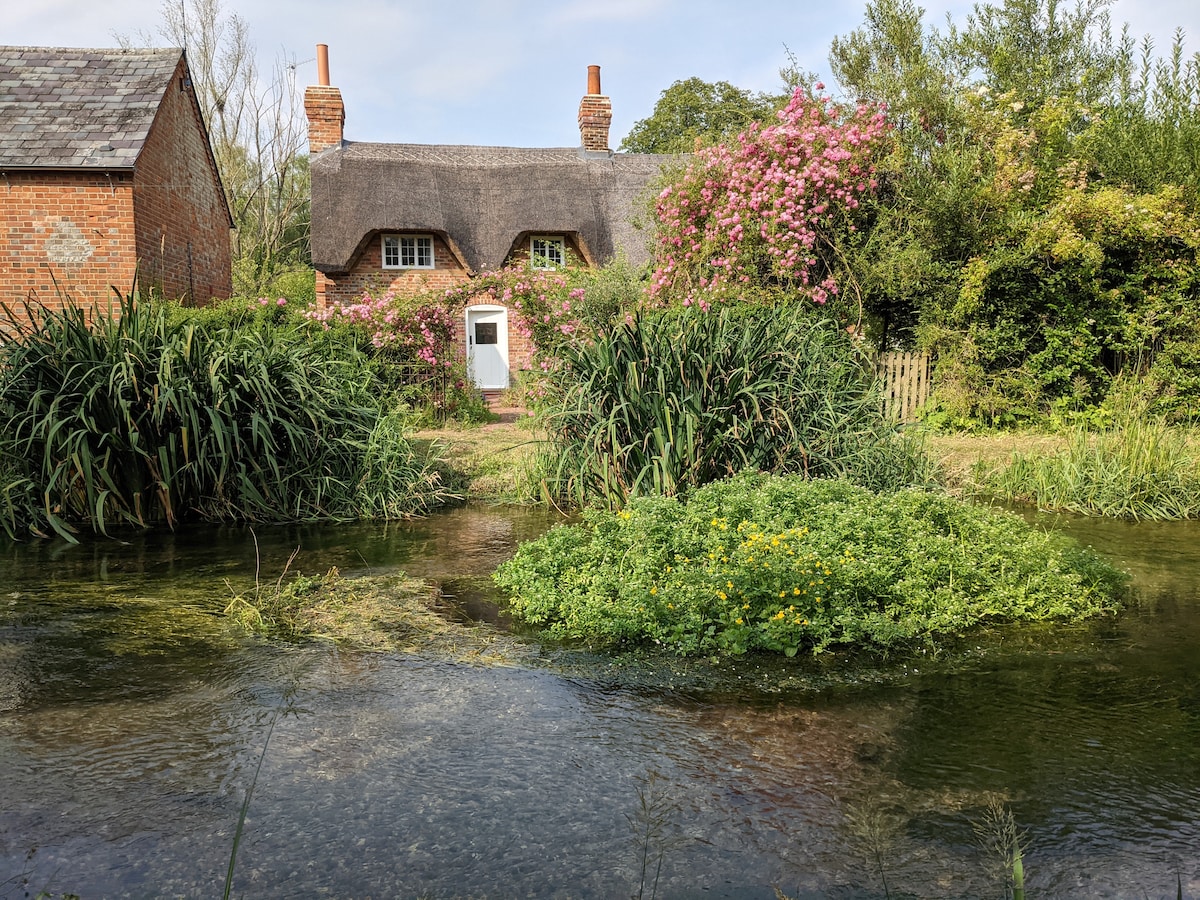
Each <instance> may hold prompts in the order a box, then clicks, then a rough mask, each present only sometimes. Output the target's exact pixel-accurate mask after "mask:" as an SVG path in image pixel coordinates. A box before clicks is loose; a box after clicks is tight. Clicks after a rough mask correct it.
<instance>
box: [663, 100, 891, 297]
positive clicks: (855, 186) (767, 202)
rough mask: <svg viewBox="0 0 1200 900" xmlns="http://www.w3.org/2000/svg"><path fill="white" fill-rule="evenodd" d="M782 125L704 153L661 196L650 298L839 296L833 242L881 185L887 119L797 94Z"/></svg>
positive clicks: (867, 108)
mask: <svg viewBox="0 0 1200 900" xmlns="http://www.w3.org/2000/svg"><path fill="white" fill-rule="evenodd" d="M823 87H824V86H823V85H820V84H818V85H817V88H818V90H820V89H822V88H823ZM778 117H779V122H778V124H774V125H767V126H765V127H764V126H760V125H759V124H758V123H755V124H753V125H751V126H750V128H749V129H748V130H747V131H746V132H744V133H743V134H740V135H738V138H737V142H736V144H733V145H730V146H726V145H717V146H714V147H709V148H705V149H702V150H698V151H697V152H696V153H695V154H694V155H693V156H692V157H691V159H690V160H689V162H688V163H687V164H686V166H685V168H684V169H683V172H682V174H681V175H680V176H679V179H678V180H677V181H676V182H675V183H673V184H670V185H669V186H668V187H666V188H665V189H664V190H663V191H662V193H660V194H659V196H658V199H657V201H656V202H655V205H654V213H655V216H656V219H657V229H656V246H655V248H654V249H655V271H654V274H653V276H652V278H651V282H650V288H649V295H650V297H651V298H657V299H658V300H660V301H670V300H681V301H682V303H683V304H684V305H685V306H689V305H691V304H693V303H696V304H699V305H700V306H702V307H707V306H708V305H709V304H710V303H711V302H713V301H714V300H724V299H726V298H727V297H732V296H736V295H737V294H738V293H740V292H741V291H743V290H744V289H745V288H746V287H748V286H760V285H778V286H782V287H784V288H786V289H790V290H794V291H798V292H800V293H802V294H803V295H805V296H807V297H809V298H810V299H811V300H812V301H813V302H815V303H825V302H826V301H827V300H828V299H829V298H830V297H832V296H835V295H836V294H837V293H838V290H839V288H838V282H837V278H836V275H835V273H836V271H837V266H836V264H835V261H834V257H835V256H836V255H837V254H836V249H835V246H834V244H833V241H834V239H835V235H836V234H837V233H838V231H839V230H840V229H842V228H849V229H853V227H854V226H853V223H852V222H851V221H849V215H850V214H851V213H852V212H853V211H854V210H855V209H856V208H857V207H858V206H859V203H860V200H861V198H863V197H864V196H865V195H867V194H869V193H871V192H873V191H874V190H875V188H876V186H877V185H876V181H875V177H874V175H875V169H874V167H873V165H872V159H873V157H874V155H875V154H876V153H877V152H878V151H879V148H880V144H881V143H882V141H883V140H884V138H885V137H886V135H887V133H888V125H887V122H886V119H885V116H884V111H883V109H882V107H878V106H874V105H870V104H859V105H857V106H855V107H853V108H844V107H841V106H838V105H835V104H834V103H833V102H832V101H831V100H830V98H829V97H824V96H821V97H816V98H810V97H808V96H807V95H806V94H805V93H804V91H803V90H801V89H800V88H797V89H796V91H795V93H794V94H793V95H792V99H791V101H790V102H789V103H788V105H787V106H786V107H785V108H784V109H783V110H781V111H780V112H779V114H778Z"/></svg>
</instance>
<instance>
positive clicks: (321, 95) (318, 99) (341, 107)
mask: <svg viewBox="0 0 1200 900" xmlns="http://www.w3.org/2000/svg"><path fill="white" fill-rule="evenodd" d="M304 113H305V115H306V116H307V117H308V152H309V153H311V154H312V155H313V156H316V155H317V154H318V153H320V152H321V151H322V150H325V149H327V148H329V147H337V146H340V145H341V143H342V133H343V129H344V128H345V126H346V107H345V104H344V103H343V102H342V92H341V91H340V90H338V89H337V88H335V87H329V86H328V85H312V86H310V87H308V88H306V89H305V91H304Z"/></svg>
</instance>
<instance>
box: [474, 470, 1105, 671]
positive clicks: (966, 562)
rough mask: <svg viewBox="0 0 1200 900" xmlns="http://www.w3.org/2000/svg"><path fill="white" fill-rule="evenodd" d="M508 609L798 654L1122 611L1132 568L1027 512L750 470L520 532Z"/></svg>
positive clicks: (649, 639) (582, 629) (584, 633)
mask: <svg viewBox="0 0 1200 900" xmlns="http://www.w3.org/2000/svg"><path fill="white" fill-rule="evenodd" d="M495 577H496V580H497V582H498V583H499V584H500V585H501V586H502V587H503V588H505V589H506V590H507V591H509V593H510V595H511V601H510V608H511V611H512V612H513V614H514V615H515V616H517V617H518V618H520V619H523V620H525V621H527V622H529V623H531V624H533V625H537V626H540V627H543V628H546V629H548V631H549V633H550V634H551V635H553V636H555V637H558V638H567V639H575V640H581V641H585V642H587V643H589V644H593V645H613V644H621V643H628V644H656V645H660V646H663V647H666V648H668V649H671V650H674V651H676V652H678V653H683V654H687V653H714V652H715V653H724V654H742V653H746V652H748V651H752V650H764V651H772V652H778V653H783V654H785V655H787V656H794V655H795V654H796V653H797V652H799V651H800V650H801V649H806V650H810V651H813V652H820V651H823V650H827V649H831V648H834V647H839V646H868V647H877V648H887V647H892V646H895V645H900V644H905V643H912V642H927V643H934V642H936V640H937V639H938V638H942V637H945V636H947V635H953V634H958V633H961V632H964V631H966V630H968V629H970V628H972V627H975V626H978V625H980V624H983V623H989V622H1019V621H1041V620H1060V621H1074V620H1079V619H1083V618H1085V617H1088V616H1094V615H1100V614H1104V613H1110V612H1113V611H1115V610H1116V609H1117V608H1118V606H1119V601H1118V597H1119V595H1120V593H1121V587H1122V584H1123V578H1122V576H1121V575H1120V574H1119V573H1118V572H1117V571H1116V570H1115V569H1113V568H1112V567H1111V566H1110V565H1108V564H1107V563H1105V562H1104V561H1102V560H1101V559H1100V558H1099V557H1098V556H1096V555H1095V554H1094V553H1092V552H1091V551H1089V550H1087V549H1085V548H1082V547H1080V546H1078V545H1077V544H1075V543H1074V542H1072V541H1070V540H1068V539H1066V538H1064V537H1062V536H1059V535H1055V534H1053V533H1048V532H1046V531H1042V530H1039V529H1035V528H1032V527H1030V526H1029V525H1027V524H1026V523H1025V522H1023V521H1022V520H1021V519H1020V518H1019V517H1017V516H1014V515H1010V514H1006V513H1003V512H1000V511H997V510H993V509H989V508H986V507H982V506H977V505H973V504H969V503H964V502H961V501H957V500H954V499H951V498H949V497H946V496H944V495H940V494H936V493H927V492H921V491H914V490H903V491H897V492H893V493H873V492H871V491H869V490H866V489H864V488H861V487H857V486H855V485H853V484H850V483H849V482H846V481H834V480H828V479H821V480H806V479H804V478H801V477H797V476H767V475H761V474H753V475H751V474H747V475H742V476H739V477H736V478H732V479H728V480H725V481H721V482H716V483H713V484H710V485H707V486H705V487H702V488H699V489H697V490H696V491H694V492H693V493H692V494H691V495H690V496H689V497H688V498H687V500H686V502H684V501H681V500H679V499H675V498H667V497H642V498H635V499H634V500H632V501H631V502H630V503H629V504H628V506H626V507H625V508H624V509H621V510H619V511H616V512H613V511H609V510H604V509H600V508H597V507H593V508H589V509H588V510H585V512H584V521H583V522H582V523H580V524H577V525H568V526H562V527H558V528H555V529H553V530H552V531H550V532H549V533H548V534H546V535H545V536H543V537H541V538H539V539H538V540H536V541H531V542H528V543H525V544H522V545H521V546H520V547H519V548H518V550H517V553H516V555H515V556H514V557H513V558H512V559H511V560H509V561H508V562H506V563H504V564H503V565H502V566H501V567H500V568H499V570H498V571H497V573H496V576H495Z"/></svg>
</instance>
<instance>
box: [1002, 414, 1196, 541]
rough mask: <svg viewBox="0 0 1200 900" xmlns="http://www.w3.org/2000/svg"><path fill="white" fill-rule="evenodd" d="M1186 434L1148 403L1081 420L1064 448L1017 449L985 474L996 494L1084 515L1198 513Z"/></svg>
mask: <svg viewBox="0 0 1200 900" xmlns="http://www.w3.org/2000/svg"><path fill="white" fill-rule="evenodd" d="M1188 437H1189V435H1188V434H1187V433H1186V432H1184V431H1183V430H1181V429H1177V428H1172V427H1171V426H1169V425H1168V424H1167V423H1166V422H1165V421H1162V420H1160V419H1159V420H1156V419H1154V418H1151V417H1148V416H1147V414H1146V410H1145V409H1144V408H1133V409H1128V410H1125V411H1124V412H1123V414H1121V415H1119V416H1118V417H1117V418H1116V419H1115V420H1114V421H1113V422H1112V424H1110V425H1109V426H1108V427H1107V428H1104V429H1102V430H1100V431H1092V430H1091V429H1089V428H1086V427H1079V428H1076V429H1075V431H1074V432H1073V433H1072V435H1071V440H1070V444H1069V445H1068V447H1067V449H1066V450H1065V451H1064V452H1063V453H1060V454H1056V455H1053V456H1043V455H1035V454H1024V453H1019V454H1014V456H1013V458H1012V460H1011V462H1010V463H1009V464H1008V465H1007V466H1005V467H1003V468H1001V469H999V470H997V471H994V472H991V473H987V474H985V475H983V477H982V478H981V481H982V484H983V485H984V486H985V487H986V488H987V489H988V490H990V491H992V492H994V493H995V494H997V495H998V496H1001V497H1006V498H1008V499H1011V500H1018V501H1021V502H1028V503H1034V504H1036V505H1037V506H1038V507H1039V508H1041V509H1060V510H1067V511H1069V512H1078V513H1084V514H1085V515H1100V516H1112V517H1116V518H1128V519H1152V520H1160V519H1188V518H1196V517H1200V458H1198V457H1197V455H1196V451H1195V445H1194V443H1193V442H1190V441H1189V440H1188Z"/></svg>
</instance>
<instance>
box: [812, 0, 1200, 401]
mask: <svg viewBox="0 0 1200 900" xmlns="http://www.w3.org/2000/svg"><path fill="white" fill-rule="evenodd" d="M1107 6H1108V2H1107V0H1080V2H1078V3H1076V4H1074V5H1073V6H1068V5H1066V4H1064V3H1059V2H1058V0H1003V2H999V3H980V4H977V5H976V6H975V8H974V11H973V12H972V13H971V14H970V15H969V16H968V17H967V19H966V23H965V26H964V27H962V28H957V27H955V26H954V25H953V24H949V25H948V27H947V29H946V30H945V32H943V33H939V32H938V31H936V30H935V29H932V28H926V27H925V25H924V24H923V22H922V15H923V12H922V10H920V9H919V8H918V7H916V6H915V5H914V4H913V3H912V2H911V0H873V2H871V3H870V4H869V5H868V7H867V10H866V15H865V20H864V24H863V26H862V27H861V28H859V29H857V30H856V31H854V32H852V33H851V34H850V35H848V36H847V37H845V38H839V39H837V40H835V41H834V42H833V47H832V52H831V63H832V66H833V69H834V72H835V73H836V75H837V77H838V78H839V80H840V81H841V82H842V84H843V86H844V87H845V88H846V89H847V90H848V91H850V92H852V94H853V95H855V96H858V97H866V98H869V99H871V100H876V101H880V102H884V103H886V104H888V108H889V115H890V117H891V119H892V121H893V122H894V124H895V126H896V127H895V141H894V142H893V143H892V145H891V146H892V151H893V152H892V153H890V154H889V155H888V156H887V157H886V158H884V159H883V160H881V161H880V164H879V181H880V183H881V188H880V191H879V192H878V195H877V198H878V202H877V204H876V205H875V206H874V208H873V209H871V210H869V212H870V213H871V215H872V217H873V220H872V227H871V228H870V230H869V233H868V235H867V237H866V238H865V239H864V240H862V241H860V242H858V243H857V244H855V245H854V247H853V248H852V251H853V252H852V254H851V256H850V264H849V266H848V268H849V269H850V270H852V271H853V272H854V273H855V274H856V276H857V284H859V285H860V286H861V287H862V290H863V295H864V306H865V307H866V309H867V310H868V311H869V312H873V313H875V314H876V315H877V317H878V318H879V320H881V322H882V325H883V328H882V340H881V342H882V343H885V344H886V343H887V342H888V341H889V340H895V339H896V338H897V337H898V338H900V339H901V340H903V341H904V342H905V343H908V342H915V343H917V344H919V345H920V346H923V347H925V348H927V349H932V350H934V351H935V352H936V353H937V355H938V368H937V370H936V372H935V390H936V394H935V399H936V401H937V402H938V403H939V404H940V407H941V410H942V411H943V412H944V413H945V414H946V415H947V416H948V417H949V418H950V419H951V420H958V419H961V420H963V421H972V420H973V421H976V422H978V421H984V422H988V423H990V424H1016V423H1018V422H1021V421H1029V420H1034V419H1037V418H1040V417H1043V416H1045V415H1046V414H1047V413H1048V412H1051V413H1053V412H1063V411H1069V410H1074V409H1080V408H1084V407H1087V406H1089V405H1091V404H1095V403H1097V402H1100V401H1102V400H1103V399H1104V397H1105V395H1106V393H1107V391H1108V389H1109V385H1110V383H1111V381H1112V378H1113V375H1114V373H1115V372H1117V371H1120V370H1121V369H1122V367H1126V368H1127V369H1137V370H1144V368H1145V367H1146V366H1148V365H1149V366H1151V367H1153V365H1154V363H1153V362H1152V360H1153V358H1154V356H1155V354H1156V353H1158V352H1159V350H1158V349H1156V348H1162V347H1166V346H1170V347H1172V348H1173V351H1172V352H1173V353H1174V360H1175V361H1174V362H1173V364H1172V365H1173V366H1174V369H1173V370H1172V371H1174V372H1187V373H1189V374H1188V375H1187V379H1191V381H1189V383H1200V379H1196V378H1195V377H1194V375H1195V374H1196V373H1200V364H1196V365H1193V361H1194V360H1196V359H1200V347H1196V346H1192V347H1191V348H1190V349H1188V348H1187V347H1185V346H1184V344H1185V343H1186V342H1187V341H1189V340H1190V341H1193V344H1194V341H1195V334H1196V333H1197V332H1196V331H1195V330H1194V329H1193V330H1189V329H1176V331H1174V332H1171V331H1169V329H1168V328H1167V327H1166V326H1165V325H1164V324H1163V323H1165V322H1179V321H1183V320H1185V319H1186V321H1188V322H1189V323H1190V322H1191V321H1192V320H1193V319H1194V317H1188V316H1185V315H1183V314H1181V313H1180V310H1188V309H1191V308H1195V304H1196V302H1197V299H1198V298H1197V293H1196V292H1197V283H1196V279H1195V278H1194V276H1192V275H1191V274H1190V273H1191V272H1193V271H1194V259H1195V252H1196V246H1197V241H1196V237H1195V234H1196V227H1197V221H1198V219H1197V212H1196V202H1197V191H1196V186H1197V184H1198V181H1200V179H1198V178H1197V173H1200V153H1197V152H1196V148H1197V147H1200V141H1198V140H1197V135H1200V125H1198V124H1197V123H1200V111H1198V110H1200V106H1198V105H1197V98H1198V96H1200V86H1198V85H1200V79H1198V77H1197V74H1196V73H1197V72H1198V71H1200V68H1198V64H1197V61H1196V60H1192V61H1187V60H1184V59H1183V56H1182V51H1181V46H1182V41H1181V40H1177V41H1176V43H1175V47H1174V50H1173V52H1172V54H1171V57H1170V58H1169V59H1168V60H1167V61H1157V60H1155V59H1154V58H1153V56H1152V53H1151V48H1150V46H1149V44H1143V55H1142V61H1141V63H1140V65H1139V64H1138V62H1137V59H1136V57H1135V53H1134V44H1133V42H1132V41H1131V40H1130V39H1129V37H1128V34H1127V33H1126V34H1124V35H1123V36H1122V38H1121V40H1120V42H1119V43H1118V44H1116V45H1114V42H1113V41H1112V38H1111V31H1110V28H1109V20H1108V15H1107V12H1106V8H1107ZM1116 223H1122V224H1121V226H1120V228H1116ZM1164 311H1165V312H1164ZM889 328H891V329H893V330H891V331H889ZM1189 328H1190V325H1189ZM894 329H900V331H901V332H902V333H901V334H897V333H896V331H895V330H894ZM905 332H906V333H905ZM889 335H890V337H889ZM1180 348H1182V349H1180ZM1187 379H1185V380H1187ZM1187 399H1188V398H1184V401H1185V402H1186V401H1187ZM1172 402H1176V401H1175V400H1173V401H1172ZM1191 402H1194V395H1193V396H1192V397H1191Z"/></svg>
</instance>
